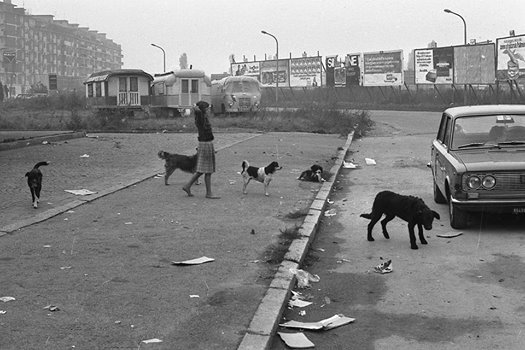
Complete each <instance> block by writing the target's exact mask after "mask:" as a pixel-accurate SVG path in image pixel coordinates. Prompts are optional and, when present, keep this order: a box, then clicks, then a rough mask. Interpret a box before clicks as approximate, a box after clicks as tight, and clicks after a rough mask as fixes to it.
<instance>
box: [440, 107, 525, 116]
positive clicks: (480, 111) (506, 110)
mask: <svg viewBox="0 0 525 350" xmlns="http://www.w3.org/2000/svg"><path fill="white" fill-rule="evenodd" d="M444 113H447V114H449V115H450V116H452V117H461V116H469V115H484V114H486V115H490V114H525V105H519V104H516V105H477V106H461V107H452V108H447V109H446V110H445V112H444Z"/></svg>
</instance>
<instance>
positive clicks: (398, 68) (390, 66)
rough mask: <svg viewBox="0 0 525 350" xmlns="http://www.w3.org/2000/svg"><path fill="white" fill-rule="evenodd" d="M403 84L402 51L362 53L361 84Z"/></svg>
mask: <svg viewBox="0 0 525 350" xmlns="http://www.w3.org/2000/svg"><path fill="white" fill-rule="evenodd" d="M398 85H403V51H402V50H399V51H379V52H370V53H364V54H363V86H398Z"/></svg>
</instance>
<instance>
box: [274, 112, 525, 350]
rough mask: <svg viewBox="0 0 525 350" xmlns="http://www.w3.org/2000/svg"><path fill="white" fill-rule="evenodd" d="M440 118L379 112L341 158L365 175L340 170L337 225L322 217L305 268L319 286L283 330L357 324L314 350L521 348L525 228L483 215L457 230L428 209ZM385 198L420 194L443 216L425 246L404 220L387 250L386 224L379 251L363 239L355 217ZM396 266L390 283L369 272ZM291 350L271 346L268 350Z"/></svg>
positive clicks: (377, 232)
mask: <svg viewBox="0 0 525 350" xmlns="http://www.w3.org/2000/svg"><path fill="white" fill-rule="evenodd" d="M439 117H440V114H439V113H414V112H382V111H379V112H373V114H372V119H373V120H375V121H376V123H377V127H376V129H375V130H374V131H373V132H372V133H371V134H370V135H369V136H368V137H365V138H363V139H361V140H357V141H354V142H353V143H352V145H351V148H350V151H349V153H348V154H347V156H346V158H347V160H349V161H350V160H351V161H353V162H354V163H355V164H358V165H359V168H357V169H343V170H342V171H341V173H340V175H339V178H338V179H337V180H336V182H337V183H338V186H337V187H336V191H333V192H332V194H331V196H330V200H331V201H333V204H331V205H330V206H329V208H328V209H334V210H335V212H336V215H335V216H330V217H323V219H322V222H321V224H320V228H319V231H318V233H317V235H316V240H315V241H314V242H313V244H312V246H311V249H310V252H309V254H308V257H307V258H306V260H305V262H304V264H303V269H305V270H307V271H308V272H310V273H312V274H317V275H318V276H319V277H320V281H319V282H317V283H311V288H308V289H298V288H296V289H295V290H296V291H298V292H301V293H302V294H303V295H304V296H305V298H306V299H308V300H310V301H312V302H313V304H312V305H310V306H307V307H305V308H297V307H295V308H293V309H287V310H286V311H285V313H284V315H283V319H282V320H281V322H285V321H288V320H297V321H303V322H314V321H319V320H322V319H326V318H328V317H331V316H333V315H335V314H344V315H345V316H348V317H352V318H355V322H354V323H351V324H348V325H345V326H342V327H339V328H336V329H332V330H329V331H304V334H305V335H306V336H307V337H308V338H309V339H310V341H312V342H313V343H314V344H315V348H316V349H330V350H334V349H344V350H353V349H355V350H383V349H384V350H386V349H403V350H421V349H436V350H437V349H439V350H452V349H454V350H456V349H458V350H459V349H461V350H465V349H467V350H479V349H486V350H489V349H490V350H492V349H506V350H508V349H510V350H519V349H525V307H524V305H525V234H524V232H523V227H524V224H525V219H524V218H523V217H512V216H502V217H486V216H485V217H479V216H478V218H477V221H476V222H475V223H474V225H473V226H472V227H470V228H468V229H465V230H462V231H456V230H453V229H451V228H450V225H449V218H448V214H447V207H446V205H438V204H435V203H434V202H433V197H432V177H431V173H430V170H429V169H428V168H427V167H426V164H427V163H428V161H429V157H430V143H431V139H432V138H433V137H434V135H435V133H436V130H437V126H438V122H439ZM365 158H372V159H374V160H375V161H376V163H377V164H376V165H366V164H365ZM382 190H392V191H395V192H398V193H402V194H411V195H416V196H418V197H421V198H422V199H423V200H424V201H425V202H426V203H427V205H428V206H430V207H431V208H432V209H434V210H436V211H437V212H438V213H440V216H441V220H438V221H435V222H434V228H433V230H432V231H427V232H426V235H425V236H426V237H427V241H428V242H429V244H428V245H426V246H423V245H421V244H419V243H418V244H419V249H418V250H411V249H410V244H409V239H408V230H407V225H406V223H405V222H403V221H402V220H400V219H397V218H396V219H394V220H393V221H391V222H390V223H389V224H388V228H389V232H390V237H391V238H390V240H386V239H384V238H383V236H382V234H381V228H380V225H379V224H378V225H376V226H375V228H374V237H375V242H368V241H367V240H366V226H367V224H368V220H366V219H364V218H361V217H359V215H360V214H361V213H368V212H370V209H371V206H372V201H373V198H374V196H375V194H376V193H377V192H379V191H382ZM438 234H461V235H460V236H457V237H455V238H440V237H438V236H437V235H438ZM390 259H391V260H392V266H393V271H392V272H391V273H389V274H378V273H375V272H373V271H374V267H375V266H377V265H379V264H380V263H382V262H384V261H386V260H390ZM301 312H303V313H304V315H301V314H300V313H301ZM277 331H278V332H297V330H294V329H290V328H285V327H279V329H278V330H277ZM286 348H287V347H286V346H285V345H284V343H283V341H282V340H281V339H280V337H279V336H275V337H274V340H273V343H272V346H271V349H272V350H281V349H286Z"/></svg>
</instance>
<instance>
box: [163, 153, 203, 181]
mask: <svg viewBox="0 0 525 350" xmlns="http://www.w3.org/2000/svg"><path fill="white" fill-rule="evenodd" d="M159 158H160V159H164V160H165V161H166V162H165V163H164V169H165V170H166V172H165V173H164V184H165V185H168V178H169V177H170V176H171V174H173V172H174V171H175V170H177V169H180V170H182V171H184V172H187V173H190V174H194V173H195V167H196V166H197V154H194V155H193V156H186V155H183V154H176V153H168V152H164V151H159Z"/></svg>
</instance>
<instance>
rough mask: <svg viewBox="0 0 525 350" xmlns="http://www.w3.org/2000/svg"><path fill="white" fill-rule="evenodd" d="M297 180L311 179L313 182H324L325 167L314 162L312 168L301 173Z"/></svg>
mask: <svg viewBox="0 0 525 350" xmlns="http://www.w3.org/2000/svg"><path fill="white" fill-rule="evenodd" d="M297 180H303V181H311V182H324V181H325V180H324V179H323V167H322V166H320V165H317V164H314V165H312V166H311V167H310V169H308V170H305V171H303V172H302V173H301V175H299V177H298V178H297Z"/></svg>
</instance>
